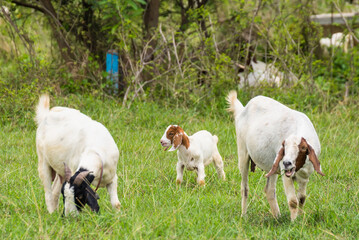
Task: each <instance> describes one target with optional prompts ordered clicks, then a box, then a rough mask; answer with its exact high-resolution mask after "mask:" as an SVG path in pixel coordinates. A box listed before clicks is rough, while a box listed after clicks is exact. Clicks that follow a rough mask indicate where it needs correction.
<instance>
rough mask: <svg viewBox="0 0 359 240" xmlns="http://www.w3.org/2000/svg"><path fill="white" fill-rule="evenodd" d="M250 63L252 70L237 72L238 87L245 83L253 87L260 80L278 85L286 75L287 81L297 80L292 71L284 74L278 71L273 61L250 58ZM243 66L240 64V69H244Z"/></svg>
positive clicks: (243, 85)
mask: <svg viewBox="0 0 359 240" xmlns="http://www.w3.org/2000/svg"><path fill="white" fill-rule="evenodd" d="M250 65H251V67H252V70H253V71H250V72H249V73H246V72H245V71H242V72H240V73H239V74H238V77H239V78H240V79H239V80H240V81H239V85H238V87H239V88H240V89H241V88H243V87H245V86H246V85H248V86H250V87H255V86H258V84H260V83H262V82H267V83H269V84H272V85H274V86H276V87H280V86H281V84H282V82H283V81H284V80H285V79H286V78H285V77H287V80H288V81H289V82H294V81H297V80H298V79H297V77H296V76H295V75H294V74H293V73H292V72H290V73H289V74H287V76H285V74H284V73H283V72H281V71H279V70H278V68H276V67H275V66H274V64H273V63H269V64H266V63H264V62H261V61H257V60H255V61H254V60H251V62H250ZM244 68H245V67H243V66H242V70H244Z"/></svg>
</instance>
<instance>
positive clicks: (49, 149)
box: [36, 107, 119, 175]
mask: <svg viewBox="0 0 359 240" xmlns="http://www.w3.org/2000/svg"><path fill="white" fill-rule="evenodd" d="M36 146H37V149H38V152H39V153H40V154H42V155H43V156H44V157H45V158H46V161H47V162H48V163H49V164H50V166H51V167H52V168H53V169H54V170H55V171H56V172H58V173H60V175H62V173H63V162H66V163H67V164H68V165H69V166H70V168H71V170H72V171H74V170H75V169H77V168H78V166H79V164H80V161H83V160H84V159H83V158H84V155H85V154H86V152H88V150H89V149H90V150H91V151H96V152H98V153H99V154H100V155H101V158H102V161H104V164H105V165H106V164H110V165H112V166H116V164H117V161H118V155H119V153H118V148H117V145H116V143H115V142H114V140H113V138H112V136H111V134H110V133H109V131H108V130H107V129H106V128H105V127H104V126H103V125H102V124H101V123H99V122H96V121H94V120H92V119H91V118H90V117H88V116H86V115H85V114H83V113H81V112H80V111H78V110H75V109H72V108H66V107H54V108H52V109H51V110H50V111H48V113H47V115H46V116H44V117H43V120H42V122H41V123H40V124H39V126H38V129H37V132H36ZM108 159H111V161H112V162H110V163H107V162H106V161H109V160H108ZM85 160H86V159H85Z"/></svg>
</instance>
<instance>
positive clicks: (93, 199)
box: [86, 186, 100, 213]
mask: <svg viewBox="0 0 359 240" xmlns="http://www.w3.org/2000/svg"><path fill="white" fill-rule="evenodd" d="M98 199H99V196H98V194H97V193H96V192H95V191H94V190H92V188H91V187H89V186H87V188H86V200H87V202H86V204H87V205H89V207H90V208H91V210H92V211H93V212H96V213H97V212H99V210H100V207H99V205H98V201H97V200H98Z"/></svg>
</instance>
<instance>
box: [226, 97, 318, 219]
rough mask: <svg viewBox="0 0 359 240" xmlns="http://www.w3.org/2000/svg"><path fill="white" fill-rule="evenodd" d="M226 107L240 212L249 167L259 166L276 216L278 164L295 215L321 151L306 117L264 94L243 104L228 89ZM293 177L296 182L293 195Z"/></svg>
mask: <svg viewBox="0 0 359 240" xmlns="http://www.w3.org/2000/svg"><path fill="white" fill-rule="evenodd" d="M227 101H228V103H229V106H230V107H229V111H231V112H233V114H234V119H235V127H236V135H237V150H238V160H239V169H240V172H241V175H242V182H241V196H242V215H245V214H246V212H247V198H248V171H249V163H250V162H251V163H252V164H254V165H252V167H251V169H252V170H254V168H253V167H254V166H258V167H259V168H260V169H262V170H264V171H266V172H268V174H267V175H266V177H267V184H266V187H265V193H266V197H267V199H268V202H269V205H270V207H271V211H272V214H273V216H274V217H279V215H280V211H279V207H278V203H277V199H276V194H275V190H276V182H277V178H278V174H279V173H280V171H279V169H278V168H279V167H280V169H281V170H282V171H284V174H285V176H283V177H282V180H283V184H284V190H285V194H286V196H287V201H288V205H289V210H290V213H291V219H292V220H294V219H295V218H296V217H297V213H298V207H299V209H301V207H302V206H303V205H304V202H305V198H306V186H307V183H308V181H309V176H310V175H311V174H312V173H313V171H314V170H316V171H317V172H318V173H319V174H320V175H324V174H323V173H322V172H321V167H320V163H319V160H318V158H317V156H319V155H320V142H319V139H318V135H317V133H316V131H315V129H314V127H313V124H312V123H311V121H310V120H309V118H308V117H307V116H306V115H305V114H303V113H301V112H298V111H295V110H292V109H290V108H288V107H286V106H284V105H283V104H281V103H279V102H277V101H275V100H273V99H271V98H268V97H264V96H257V97H255V98H253V99H251V100H250V101H249V102H248V104H247V105H246V106H245V107H243V105H242V104H241V103H240V102H239V100H238V99H237V93H236V92H235V91H231V92H230V93H229V95H228V97H227ZM294 181H297V182H298V194H297V195H296V192H295V188H294Z"/></svg>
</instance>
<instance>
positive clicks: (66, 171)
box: [64, 162, 72, 182]
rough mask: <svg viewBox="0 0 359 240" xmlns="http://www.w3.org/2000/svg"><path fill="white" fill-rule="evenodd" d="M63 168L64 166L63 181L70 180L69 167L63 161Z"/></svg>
mask: <svg viewBox="0 0 359 240" xmlns="http://www.w3.org/2000/svg"><path fill="white" fill-rule="evenodd" d="M64 168H65V181H66V182H70V178H71V176H72V173H71V169H70V168H69V166H67V164H66V163H65V162H64Z"/></svg>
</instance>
